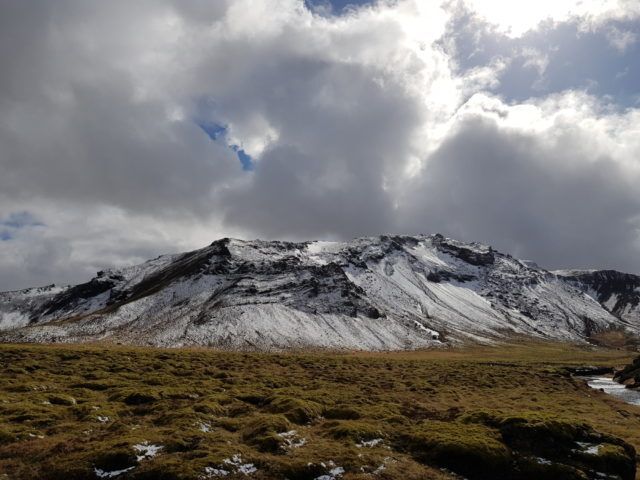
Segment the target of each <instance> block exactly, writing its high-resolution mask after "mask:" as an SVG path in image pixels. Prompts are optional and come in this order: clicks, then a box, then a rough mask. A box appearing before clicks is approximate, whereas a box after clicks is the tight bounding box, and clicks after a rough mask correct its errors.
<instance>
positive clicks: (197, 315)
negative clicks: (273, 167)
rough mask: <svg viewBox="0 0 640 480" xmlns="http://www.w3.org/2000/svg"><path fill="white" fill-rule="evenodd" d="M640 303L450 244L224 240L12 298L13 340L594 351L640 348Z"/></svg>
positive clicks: (624, 290)
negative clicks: (535, 342)
mask: <svg viewBox="0 0 640 480" xmlns="http://www.w3.org/2000/svg"><path fill="white" fill-rule="evenodd" d="M639 304H640V277H638V276H635V275H632V274H625V273H622V272H616V271H612V270H602V271H578V270H571V271H569V270H563V271H556V272H553V271H548V270H545V269H542V268H540V267H538V266H537V265H536V264H534V263H533V262H530V261H526V260H519V259H516V258H514V257H512V256H511V255H508V254H504V253H501V252H499V251H497V250H495V249H493V248H492V247H491V246H488V245H483V244H480V243H475V242H472V243H465V242H459V241H457V240H453V239H450V238H446V237H444V236H442V235H440V234H433V235H415V236H403V235H381V236H376V237H362V238H356V239H353V240H351V241H348V242H323V241H306V242H285V241H263V240H253V241H247V240H238V239H231V238H223V239H219V240H216V241H214V242H213V243H211V244H210V245H208V246H206V247H204V248H201V249H198V250H194V251H191V252H186V253H182V254H171V255H162V256H159V257H157V258H155V259H152V260H149V261H147V262H145V263H142V264H140V265H135V266H131V267H125V268H122V269H110V270H104V271H100V272H98V273H97V274H96V276H95V277H94V278H92V279H91V280H89V281H88V282H85V283H82V284H79V285H74V286H68V287H56V286H49V287H39V288H32V289H26V290H21V291H14V292H4V293H0V340H3V341H27V342H40V341H46V342H53V341H59V342H82V341H113V342H121V343H134V344H151V345H159V346H183V345H206V346H215V347H219V348H229V349H244V348H248V349H286V348H337V349H359V350H401V349H415V348H429V347H439V346H443V345H457V344H465V343H492V342H496V341H500V340H501V339H505V338H508V337H510V336H514V335H524V336H528V337H532V338H538V339H553V340H568V341H589V340H590V339H591V337H593V335H594V334H598V333H601V332H606V331H611V330H617V331H620V332H623V333H624V334H625V335H630V336H634V337H637V336H638V335H639V334H640V308H639Z"/></svg>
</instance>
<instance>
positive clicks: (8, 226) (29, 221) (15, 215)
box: [0, 211, 45, 242]
mask: <svg viewBox="0 0 640 480" xmlns="http://www.w3.org/2000/svg"><path fill="white" fill-rule="evenodd" d="M44 226H45V225H44V223H42V222H41V221H39V220H38V219H36V218H35V217H34V216H33V215H32V214H31V213H29V212H27V211H22V212H11V213H10V214H9V215H8V216H7V217H5V218H3V219H0V241H2V242H6V241H8V240H11V239H13V238H14V236H15V232H16V231H17V230H19V229H21V228H25V227H44Z"/></svg>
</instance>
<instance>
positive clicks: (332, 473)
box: [315, 462, 344, 480]
mask: <svg viewBox="0 0 640 480" xmlns="http://www.w3.org/2000/svg"><path fill="white" fill-rule="evenodd" d="M331 463H333V462H331ZM322 465H324V464H322ZM343 473H344V468H342V467H334V468H332V469H331V470H329V473H328V474H326V475H320V476H319V477H316V478H315V480H336V479H338V478H340V477H341V476H342V474H343Z"/></svg>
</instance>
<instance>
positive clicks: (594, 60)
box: [448, 14, 640, 108]
mask: <svg viewBox="0 0 640 480" xmlns="http://www.w3.org/2000/svg"><path fill="white" fill-rule="evenodd" d="M621 34H626V35H628V36H630V37H632V38H636V37H637V38H640V23H638V22H620V21H610V22H608V23H607V24H605V25H603V26H601V27H599V28H598V29H597V30H594V31H585V30H584V29H581V28H580V26H579V25H578V24H577V23H576V22H564V23H557V24H553V23H549V24H546V25H542V26H541V27H540V28H537V29H535V30H531V31H529V32H528V33H526V34H524V35H523V36H522V37H519V38H510V37H508V36H506V35H502V34H500V33H499V32H496V31H495V29H493V28H492V27H491V25H489V24H487V23H484V22H482V21H479V20H477V19H476V18H474V17H473V16H471V15H469V14H466V15H464V14H463V15H460V16H459V17H458V18H457V19H455V20H454V21H453V22H452V24H450V25H449V33H448V38H450V39H453V41H454V43H455V50H456V61H457V63H458V65H459V67H460V70H461V71H462V72H464V71H468V70H470V69H472V68H475V67H480V66H484V65H488V64H490V63H491V61H492V60H493V59H498V58H503V59H507V60H508V61H509V63H508V66H507V68H506V69H505V70H504V71H503V72H502V73H501V74H500V77H499V80H500V84H499V85H498V86H496V87H495V88H493V89H492V91H493V92H494V93H496V94H498V95H501V96H502V97H504V98H505V99H506V100H507V101H512V102H522V101H524V100H526V99H528V98H532V97H542V96H546V95H548V94H550V93H554V92H561V91H564V90H569V89H572V90H586V91H588V92H589V93H591V94H593V95H596V96H600V97H606V98H607V99H608V100H609V101H611V102H612V103H614V104H617V105H619V106H620V107H621V108H627V107H633V106H637V105H638V104H639V103H640V98H639V96H638V82H640V41H633V42H629V44H628V45H626V46H624V48H620V45H618V46H616V42H615V41H614V40H613V38H614V37H615V36H616V35H618V36H619V35H621Z"/></svg>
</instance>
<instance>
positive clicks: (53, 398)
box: [48, 395, 77, 406]
mask: <svg viewBox="0 0 640 480" xmlns="http://www.w3.org/2000/svg"><path fill="white" fill-rule="evenodd" d="M48 400H49V403H50V404H51V405H65V406H72V405H75V404H76V403H77V402H76V399H75V398H73V397H71V396H69V395H49V397H48Z"/></svg>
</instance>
